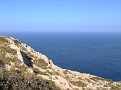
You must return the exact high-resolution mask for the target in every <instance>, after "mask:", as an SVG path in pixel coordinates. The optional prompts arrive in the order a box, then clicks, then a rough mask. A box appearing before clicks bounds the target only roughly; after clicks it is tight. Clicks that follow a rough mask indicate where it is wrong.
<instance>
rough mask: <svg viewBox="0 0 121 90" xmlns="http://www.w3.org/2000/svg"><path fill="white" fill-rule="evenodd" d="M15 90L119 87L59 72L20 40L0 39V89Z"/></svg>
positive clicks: (117, 89) (114, 89)
mask: <svg viewBox="0 0 121 90" xmlns="http://www.w3.org/2000/svg"><path fill="white" fill-rule="evenodd" d="M80 68H81V67H80ZM16 89H18V90H121V84H120V83H118V82H114V81H111V80H108V79H104V78H101V77H98V76H94V75H90V74H85V73H79V72H77V71H71V70H67V69H62V68H60V67H58V66H56V65H55V64H53V62H52V60H49V59H48V58H47V57H46V56H45V55H44V54H41V53H40V52H36V51H35V50H34V49H32V48H31V47H30V46H28V45H26V44H24V43H22V42H20V41H19V40H17V39H14V38H12V37H7V36H0V90H16Z"/></svg>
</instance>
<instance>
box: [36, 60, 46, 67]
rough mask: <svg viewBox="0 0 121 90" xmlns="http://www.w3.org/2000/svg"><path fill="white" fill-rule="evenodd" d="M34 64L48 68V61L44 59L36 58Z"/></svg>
mask: <svg viewBox="0 0 121 90" xmlns="http://www.w3.org/2000/svg"><path fill="white" fill-rule="evenodd" d="M34 64H35V65H37V66H38V67H41V68H42V69H47V65H48V64H47V63H46V62H45V61H44V60H43V59H36V60H34Z"/></svg>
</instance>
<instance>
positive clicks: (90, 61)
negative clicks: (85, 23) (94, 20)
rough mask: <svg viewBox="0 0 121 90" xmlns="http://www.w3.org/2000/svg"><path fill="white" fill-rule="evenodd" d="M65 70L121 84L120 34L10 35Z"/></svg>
mask: <svg viewBox="0 0 121 90" xmlns="http://www.w3.org/2000/svg"><path fill="white" fill-rule="evenodd" d="M0 35H6V36H11V37H14V38H17V39H19V40H20V41H21V42H23V43H26V44H28V45H29V46H31V47H32V48H34V50H36V51H39V52H40V53H42V54H45V55H46V56H47V57H48V58H49V59H50V60H52V61H53V62H54V64H56V65H58V66H59V67H62V68H64V69H70V70H74V71H78V72H81V73H87V74H92V75H97V76H100V77H102V78H107V79H111V80H114V81H121V33H113V32H112V33H111V32H110V33H109V32H108V33H100V32H97V33H95V32H94V33H93V32H90V33H89V32H87V33H86V32H85V33H84V32H18V33H15V32H7V33H0Z"/></svg>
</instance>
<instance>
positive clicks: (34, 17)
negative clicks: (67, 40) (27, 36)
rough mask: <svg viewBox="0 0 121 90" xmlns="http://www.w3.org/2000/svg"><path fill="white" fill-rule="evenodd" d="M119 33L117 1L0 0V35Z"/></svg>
mask: <svg viewBox="0 0 121 90" xmlns="http://www.w3.org/2000/svg"><path fill="white" fill-rule="evenodd" d="M2 31H7V32H8V31H10V32H12V31H22V32H23V31H42V32H43V31H49V32H51V31H56V32H60V31H62V32H73V31H76V32H78V31H79V32H121V0H0V32H2Z"/></svg>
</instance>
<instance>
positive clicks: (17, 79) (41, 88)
mask: <svg viewBox="0 0 121 90" xmlns="http://www.w3.org/2000/svg"><path fill="white" fill-rule="evenodd" d="M0 90H59V88H57V87H56V86H55V83H54V82H53V81H51V80H44V79H42V78H40V77H37V76H35V75H21V74H17V73H12V74H11V75H10V74H8V72H5V73H4V75H2V76H1V77H0Z"/></svg>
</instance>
